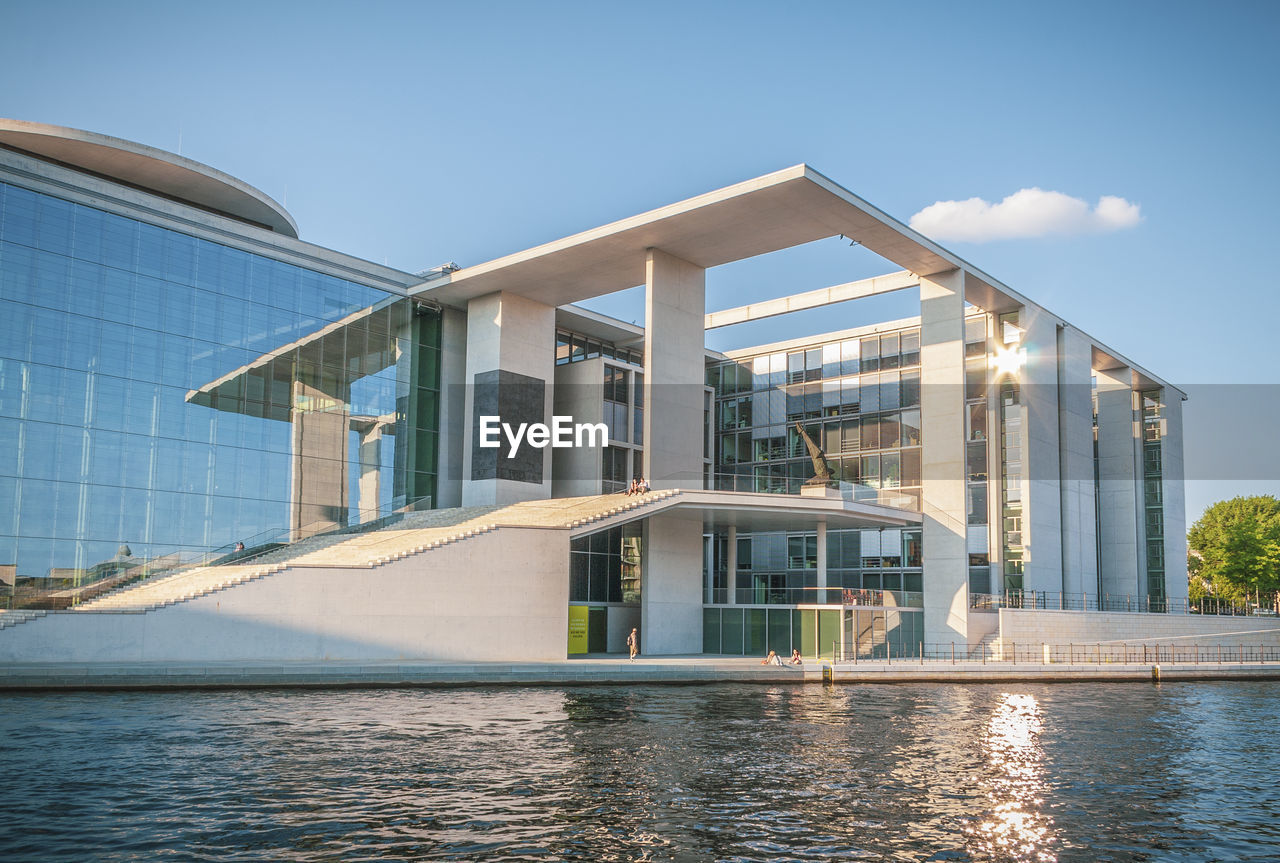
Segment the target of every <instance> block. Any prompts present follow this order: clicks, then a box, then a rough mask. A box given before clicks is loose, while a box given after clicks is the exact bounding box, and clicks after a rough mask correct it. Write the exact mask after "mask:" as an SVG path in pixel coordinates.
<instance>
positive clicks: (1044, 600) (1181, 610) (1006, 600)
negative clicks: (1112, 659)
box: [969, 590, 1275, 617]
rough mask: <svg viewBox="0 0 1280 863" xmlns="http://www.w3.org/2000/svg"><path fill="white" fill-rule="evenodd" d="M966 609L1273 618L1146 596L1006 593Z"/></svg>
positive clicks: (1242, 608) (1216, 603) (1246, 608)
mask: <svg viewBox="0 0 1280 863" xmlns="http://www.w3.org/2000/svg"><path fill="white" fill-rule="evenodd" d="M969 607H970V608H972V609H976V610H979V611H995V610H997V609H1001V608H1011V609H1031V610H1039V611H1127V612H1143V613H1152V614H1210V615H1224V616H1242V615H1243V616H1250V615H1253V616H1260V615H1265V616H1268V617H1270V616H1275V609H1274V605H1272V606H1260V605H1258V604H1256V603H1250V602H1231V601H1229V600H1218V599H1204V600H1200V601H1198V602H1191V601H1189V600H1185V599H1181V598H1179V599H1153V598H1151V597H1149V596H1134V595H1132V594H1130V595H1120V594H1105V593H1104V594H1101V595H1099V594H1096V593H1062V592H1057V591H1045V590H1008V591H1005V592H1004V593H971V594H969Z"/></svg>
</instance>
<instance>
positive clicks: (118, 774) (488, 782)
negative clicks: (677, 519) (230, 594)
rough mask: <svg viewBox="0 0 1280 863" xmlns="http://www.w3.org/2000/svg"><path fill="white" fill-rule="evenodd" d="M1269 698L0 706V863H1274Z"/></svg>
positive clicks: (385, 697) (694, 692)
mask: <svg viewBox="0 0 1280 863" xmlns="http://www.w3.org/2000/svg"><path fill="white" fill-rule="evenodd" d="M1277 716H1280V684H1276V683H1194V684H1193V683H1183V684H1165V685H1163V686H1160V687H1155V686H1150V685H1137V684H1069V685H1068V684H1060V685H1053V686H1049V685H1037V684H1011V685H964V686H960V685H943V684H936V685H934V684H929V685H924V684H922V685H901V686H846V687H837V688H820V687H817V686H808V687H800V686H796V687H776V688H775V687H762V686H742V685H717V686H689V687H634V688H622V687H608V688H605V687H599V688H591V687H588V688H567V689H539V688H530V689H483V690H481V689H477V690H447V689H444V690H441V689H397V690H328V691H287V690H280V691H244V692H170V693H137V692H135V693H103V694H93V693H84V694H52V695H15V694H8V695H0V806H3V817H2V818H0V859H3V860H68V861H84V860H152V859H158V858H166V859H173V860H218V861H224V860H431V859H449V860H628V861H629V860H729V861H739V860H741V861H746V860H762V861H764V860H768V861H773V860H1090V861H1092V860H1099V861H1103V860H1177V861H1203V860H1277V859H1280V826H1278V820H1280V775H1278V774H1280V734H1277V731H1276V724H1277V723H1276V720H1277Z"/></svg>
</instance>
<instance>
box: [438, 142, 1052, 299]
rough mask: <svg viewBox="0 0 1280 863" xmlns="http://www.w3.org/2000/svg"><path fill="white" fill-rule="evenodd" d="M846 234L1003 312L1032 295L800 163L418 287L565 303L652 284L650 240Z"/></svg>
mask: <svg viewBox="0 0 1280 863" xmlns="http://www.w3.org/2000/svg"><path fill="white" fill-rule="evenodd" d="M837 234H844V235H845V236H846V237H849V238H851V239H854V240H857V241H858V242H860V243H861V244H862V245H863V246H865V247H866V248H868V249H870V250H871V251H873V252H875V253H876V254H878V255H880V256H881V257H883V258H886V259H888V260H890V261H892V262H893V263H895V264H897V265H898V266H899V267H902V268H903V269H905V270H908V271H909V272H911V273H914V274H916V275H928V274H931V273H939V272H944V271H947V270H952V269H957V268H962V269H964V270H965V271H966V272H967V273H968V274H969V275H970V278H969V279H968V280H967V282H966V283H967V284H968V285H969V296H967V297H966V299H967V300H968V301H969V302H971V303H973V304H974V305H976V306H979V307H980V308H984V309H987V310H989V311H999V310H1003V309H1006V308H1013V307H1016V306H1018V305H1022V304H1023V303H1025V302H1027V300H1025V299H1024V298H1023V297H1021V296H1020V295H1018V294H1017V293H1016V292H1014V291H1013V290H1011V289H1010V288H1008V287H1006V286H1004V285H1001V284H1000V283H999V282H997V281H995V280H994V279H992V278H991V277H989V276H987V275H986V274H984V273H982V272H981V271H979V270H977V269H976V268H974V267H973V266H971V265H969V264H967V263H965V262H964V261H962V260H961V259H960V258H958V257H956V256H955V255H953V254H951V253H950V252H948V251H947V250H945V249H943V248H942V247H941V246H938V245H937V244H936V243H934V242H933V241H931V240H929V239H928V238H926V237H924V236H922V235H921V234H918V233H916V232H915V231H913V230H911V229H910V228H908V227H907V226H906V225H904V224H902V223H901V222H899V221H897V220H895V219H893V218H891V217H890V216H888V215H886V214H885V213H884V212H882V211H881V210H879V209H877V208H876V207H873V206H872V205H871V204H869V203H867V202H866V201H864V200H862V199H861V198H859V197H858V196H857V195H854V194H853V193H852V192H850V191H848V190H847V189H844V188H842V187H840V186H838V185H836V184H835V183H834V182H832V181H831V180H829V179H828V178H827V177H824V176H823V175H822V174H820V173H818V172H817V171H815V170H813V169H812V168H810V167H809V166H808V165H796V166H794V167H791V168H786V169H784V170H781V171H775V172H774V173H772V174H766V175H765V176H763V177H757V178H756V179H754V180H748V181H746V182H743V183H738V184H736V185H733V186H727V187H725V188H723V189H718V190H716V191H714V192H708V193H707V194H705V195H699V196H697V197H694V198H689V199H687V200H684V201H680V202H678V203H675V204H671V205H669V206H666V207H661V208H659V209H657V210H651V211H650V212H648V213H642V214H640V215H638V216H632V217H631V218H628V219H623V220H621V221H618V222H613V223H611V224H608V225H603V226H601V227H599V228H593V229H591V230H589V231H584V232H582V233H580V234H574V235H573V236H571V237H566V238H564V239H561V240H556V241H554V242H551V243H546V244H543V245H541V246H537V247H535V248H532V249H527V250H525V251H523V252H517V253H515V254H512V255H507V256H506V257H502V258H498V259H496V260H493V261H489V262H487V263H483V264H478V265H476V266H473V267H464V268H463V269H460V270H457V271H456V272H453V273H451V274H450V275H448V276H446V277H444V278H442V279H437V280H433V281H431V282H430V283H428V284H426V285H424V286H423V287H422V288H420V289H419V290H420V291H421V294H420V295H421V296H427V297H430V298H432V299H434V300H437V301H439V302H441V303H443V304H445V305H450V306H458V307H461V306H464V305H465V304H466V302H467V301H468V300H471V299H473V298H475V297H479V296H484V295H485V294H491V293H494V292H496V291H507V292H510V293H515V294H520V295H523V296H527V297H529V298H530V299H535V300H537V301H538V302H541V303H546V304H548V305H554V306H559V305H564V304H567V303H576V302H580V301H582V300H587V299H590V298H592V297H598V296H602V295H605V294H611V293H615V292H617V291H622V290H626V289H628V288H632V287H635V286H636V285H640V284H643V283H644V280H645V253H646V251H647V250H648V249H650V248H657V249H661V250H662V251H664V252H666V253H667V254H669V255H673V256H675V257H677V258H680V259H682V260H685V261H688V262H689V263H691V264H694V265H696V266H699V267H715V266H719V265H721V264H727V263H731V262H733V261H740V260H743V259H745V258H751V257H755V256H756V255H763V254H766V253H769V252H776V251H780V250H782V249H787V248H791V247H793V246H799V245H803V244H805V243H811V242H814V241H816V240H822V239H826V238H828V237H834V236H836V235H837Z"/></svg>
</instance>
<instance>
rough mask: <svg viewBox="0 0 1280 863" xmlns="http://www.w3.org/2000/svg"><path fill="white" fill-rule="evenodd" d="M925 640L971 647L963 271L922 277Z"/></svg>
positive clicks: (921, 362) (921, 407)
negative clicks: (969, 631)
mask: <svg viewBox="0 0 1280 863" xmlns="http://www.w3.org/2000/svg"><path fill="white" fill-rule="evenodd" d="M920 373H921V381H920V384H921V385H920V435H921V437H922V438H923V440H924V443H925V446H924V451H923V456H922V462H923V463H922V465H921V473H922V475H923V479H924V493H923V498H922V510H923V511H922V516H923V522H924V638H925V641H926V642H929V643H930V644H944V643H949V644H955V643H959V644H967V641H968V616H969V609H968V605H969V603H968V562H969V561H968V555H967V553H966V551H965V522H966V518H965V488H964V485H965V483H964V479H965V460H964V411H965V406H964V272H963V271H961V270H950V271H948V272H946V273H938V274H936V275H932V276H927V277H926V276H922V277H921V278H920Z"/></svg>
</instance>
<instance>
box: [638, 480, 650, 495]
mask: <svg viewBox="0 0 1280 863" xmlns="http://www.w3.org/2000/svg"><path fill="white" fill-rule="evenodd" d="M648 491H649V480H647V479H645V478H644V477H640V481H639V482H638V484H637V488H636V494H645V493H647V492H648Z"/></svg>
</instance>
